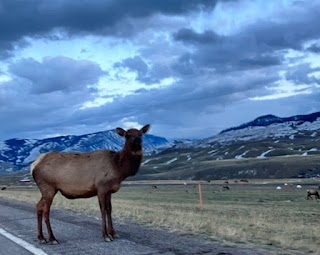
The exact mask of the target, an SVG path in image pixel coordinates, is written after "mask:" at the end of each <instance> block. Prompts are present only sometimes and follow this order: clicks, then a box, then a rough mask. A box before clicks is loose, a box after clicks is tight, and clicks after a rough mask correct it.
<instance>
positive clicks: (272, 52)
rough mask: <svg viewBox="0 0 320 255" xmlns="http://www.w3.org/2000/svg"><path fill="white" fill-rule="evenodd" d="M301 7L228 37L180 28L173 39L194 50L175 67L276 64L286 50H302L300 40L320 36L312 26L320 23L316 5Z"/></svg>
mask: <svg viewBox="0 0 320 255" xmlns="http://www.w3.org/2000/svg"><path fill="white" fill-rule="evenodd" d="M303 7H305V6H303ZM303 7H302V8H297V9H292V13H291V15H290V16H287V17H285V19H283V17H281V19H280V20H277V21H274V20H268V21H261V22H257V23H254V24H251V25H248V26H247V27H245V28H244V29H242V30H241V31H239V32H238V33H236V34H232V35H229V36H222V35H219V34H217V33H216V32H215V31H210V30H206V31H204V32H201V33H199V32H196V31H194V30H192V29H190V28H182V29H180V30H179V31H177V32H176V33H173V39H174V40H176V41H177V42H180V43H183V44H186V45H190V44H191V45H193V46H194V49H193V51H191V52H189V53H184V55H183V56H182V57H181V58H180V61H179V62H177V64H176V66H175V68H176V70H179V71H181V72H182V73H186V72H190V71H191V72H195V69H201V68H206V69H207V68H212V69H214V70H215V71H220V72H225V71H233V70H246V69H254V68H262V67H267V66H275V65H280V64H281V63H283V61H284V53H285V52H286V51H287V50H289V49H293V50H298V51H303V45H304V43H306V42H308V41H310V40H315V39H319V38H320V26H316V25H315V24H318V23H320V5H319V4H311V5H310V6H308V7H307V8H303ZM288 15H289V14H288ZM309 50H313V51H314V52H316V51H317V50H318V47H317V46H316V45H312V46H311V47H310V48H309Z"/></svg>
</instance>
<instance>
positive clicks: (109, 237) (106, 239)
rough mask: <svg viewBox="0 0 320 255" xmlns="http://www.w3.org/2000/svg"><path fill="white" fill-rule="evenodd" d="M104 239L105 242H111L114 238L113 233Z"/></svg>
mask: <svg viewBox="0 0 320 255" xmlns="http://www.w3.org/2000/svg"><path fill="white" fill-rule="evenodd" d="M104 241H105V242H111V241H113V238H112V236H111V235H108V236H107V237H105V238H104Z"/></svg>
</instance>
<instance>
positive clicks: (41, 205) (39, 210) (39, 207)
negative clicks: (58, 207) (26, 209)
mask: <svg viewBox="0 0 320 255" xmlns="http://www.w3.org/2000/svg"><path fill="white" fill-rule="evenodd" d="M43 210H44V199H43V197H41V199H40V201H39V202H38V204H37V219H38V234H37V238H38V240H39V241H40V243H45V242H46V240H45V238H44V236H43V232H42V217H43Z"/></svg>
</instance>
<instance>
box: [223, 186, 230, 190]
mask: <svg viewBox="0 0 320 255" xmlns="http://www.w3.org/2000/svg"><path fill="white" fill-rule="evenodd" d="M222 188H223V189H226V190H230V188H229V187H228V186H222Z"/></svg>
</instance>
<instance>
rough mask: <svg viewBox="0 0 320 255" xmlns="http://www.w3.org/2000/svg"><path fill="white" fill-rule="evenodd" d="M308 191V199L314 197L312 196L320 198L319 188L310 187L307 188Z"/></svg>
mask: <svg viewBox="0 0 320 255" xmlns="http://www.w3.org/2000/svg"><path fill="white" fill-rule="evenodd" d="M307 193H308V195H307V199H308V200H309V198H311V199H312V197H311V196H314V197H315V199H316V200H317V199H320V195H319V192H318V191H317V190H315V189H308V190H307Z"/></svg>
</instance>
